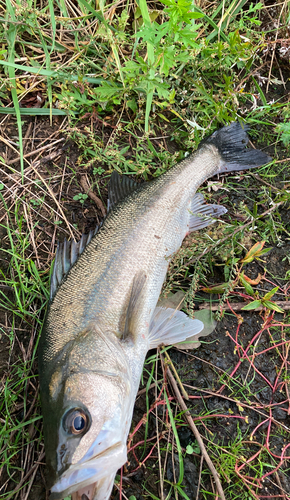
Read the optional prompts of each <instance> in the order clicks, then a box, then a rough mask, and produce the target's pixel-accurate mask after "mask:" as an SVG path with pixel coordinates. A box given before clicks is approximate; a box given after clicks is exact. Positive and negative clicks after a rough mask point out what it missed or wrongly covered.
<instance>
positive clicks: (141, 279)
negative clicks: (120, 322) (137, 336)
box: [123, 271, 147, 339]
mask: <svg viewBox="0 0 290 500" xmlns="http://www.w3.org/2000/svg"><path fill="white" fill-rule="evenodd" d="M146 279H147V277H146V274H145V273H144V272H142V271H140V272H139V273H137V274H136V275H135V276H134V279H133V283H132V288H131V294H130V299H129V304H128V308H127V312H126V321H125V328H124V333H123V339H125V338H127V337H128V336H129V335H134V332H136V331H137V323H136V322H137V319H138V307H139V304H140V300H141V297H142V291H143V288H144V285H145V282H146Z"/></svg>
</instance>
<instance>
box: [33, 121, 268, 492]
mask: <svg viewBox="0 0 290 500" xmlns="http://www.w3.org/2000/svg"><path fill="white" fill-rule="evenodd" d="M247 129H248V127H247V125H243V124H240V123H239V122H233V123H231V124H230V125H227V126H225V127H223V128H221V129H219V130H217V131H215V132H214V133H213V134H212V135H211V136H210V137H208V138H206V139H204V140H203V141H202V142H201V143H200V146H199V148H198V149H197V150H196V151H195V152H194V153H193V154H191V155H189V156H188V157H187V158H185V159H184V160H183V161H181V162H180V163H178V164H176V165H175V166H173V167H172V168H171V169H169V170H168V171H167V172H166V173H164V174H163V175H161V176H160V177H158V178H156V179H154V180H152V181H150V182H145V183H136V182H135V181H133V180H132V179H129V178H128V176H126V175H123V176H122V177H121V176H119V175H118V174H117V173H116V172H115V173H113V174H112V176H111V180H110V183H109V188H108V198H109V199H108V214H107V216H106V218H105V220H104V221H103V223H102V224H101V227H99V228H98V229H96V230H95V231H94V232H91V233H89V234H88V235H83V236H82V238H81V240H80V241H79V242H78V243H76V242H74V241H71V242H68V241H67V240H65V241H64V242H63V243H62V244H60V245H59V246H58V249H57V252H56V257H55V262H54V268H53V272H52V277H51V298H50V302H49V306H48V311H47V315H46V319H45V322H44V327H43V331H42V333H41V337H40V341H39V353H38V359H39V377H40V394H41V405H42V412H43V421H44V440H45V451H46V464H47V475H48V488H49V489H50V497H49V498H50V500H61V499H63V498H64V497H67V496H68V495H72V500H108V499H109V497H110V494H111V491H112V488H113V484H114V478H115V475H116V472H117V470H118V469H119V468H121V467H122V466H123V464H124V463H126V460H127V437H128V434H129V431H130V426H131V420H132V414H133V408H134V402H135V398H136V394H137V391H138V388H139V383H140V378H141V374H142V370H143V364H144V360H145V357H146V354H147V352H148V350H149V349H152V348H155V347H157V346H159V345H171V344H176V343H178V342H182V341H184V340H186V339H187V338H188V337H190V338H191V339H192V338H193V339H194V338H196V339H198V337H199V336H201V335H202V332H203V326H204V325H203V323H202V322H201V321H200V320H198V319H192V318H189V317H188V316H187V315H186V314H185V313H184V312H182V311H178V310H175V309H173V308H167V307H159V306H158V305H157V302H158V298H159V295H160V292H161V289H162V285H163V282H164V280H165V278H166V273H167V269H168V265H169V262H170V259H171V258H172V256H173V255H174V254H175V253H176V252H177V251H178V249H179V248H180V246H181V245H182V241H183V240H184V238H185V236H186V235H187V234H188V233H190V232H192V231H195V230H199V229H201V228H203V227H206V226H207V225H208V224H210V223H212V222H214V221H215V220H217V219H219V217H220V216H222V215H223V214H224V213H225V212H226V209H225V208H224V207H222V206H219V205H210V204H206V203H205V201H204V198H203V196H202V194H200V193H197V192H196V191H197V189H198V188H199V187H200V185H201V184H202V183H203V182H204V181H205V180H206V179H208V178H210V177H212V176H214V175H216V174H218V173H221V172H231V171H238V170H245V169H248V168H252V167H257V166H261V165H264V164H266V163H268V162H269V161H270V160H271V158H270V157H268V156H267V154H266V153H264V152H262V151H260V150H256V149H253V148H247V144H248V135H247Z"/></svg>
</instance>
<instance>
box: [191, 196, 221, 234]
mask: <svg viewBox="0 0 290 500" xmlns="http://www.w3.org/2000/svg"><path fill="white" fill-rule="evenodd" d="M226 212H227V209H226V208H225V207H223V206H222V205H206V204H205V202H204V197H203V195H202V194H201V193H196V195H195V196H194V197H193V199H192V203H191V207H190V219H189V231H190V232H192V231H198V230H199V229H202V228H204V227H206V226H209V225H210V224H212V223H213V222H215V221H216V220H217V219H218V218H219V217H220V216H221V215H223V214H225V213H226Z"/></svg>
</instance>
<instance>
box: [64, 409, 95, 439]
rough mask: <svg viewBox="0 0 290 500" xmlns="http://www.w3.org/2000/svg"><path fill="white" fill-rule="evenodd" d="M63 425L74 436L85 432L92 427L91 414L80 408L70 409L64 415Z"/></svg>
mask: <svg viewBox="0 0 290 500" xmlns="http://www.w3.org/2000/svg"><path fill="white" fill-rule="evenodd" d="M63 426H64V429H65V431H66V432H67V433H68V434H72V435H74V436H80V435H81V434H85V433H86V432H87V431H88V430H89V427H90V418H89V415H88V414H87V413H85V411H84V410H82V409H80V408H75V409H73V410H69V411H68V412H67V413H66V414H65V415H64V419H63Z"/></svg>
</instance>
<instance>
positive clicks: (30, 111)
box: [0, 108, 68, 116]
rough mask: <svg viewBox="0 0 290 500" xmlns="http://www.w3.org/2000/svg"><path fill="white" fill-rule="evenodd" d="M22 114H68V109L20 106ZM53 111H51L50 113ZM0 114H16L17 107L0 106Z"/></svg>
mask: <svg viewBox="0 0 290 500" xmlns="http://www.w3.org/2000/svg"><path fill="white" fill-rule="evenodd" d="M19 111H20V114H21V115H33V116H38V115H42V116H43V115H45V116H47V115H48V116H49V115H50V114H52V115H55V116H56V115H58V116H59V115H67V114H68V111H65V110H63V109H56V108H52V109H51V110H50V109H49V108H19ZM50 111H51V113H50ZM0 114H2V115H16V109H15V108H0Z"/></svg>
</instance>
